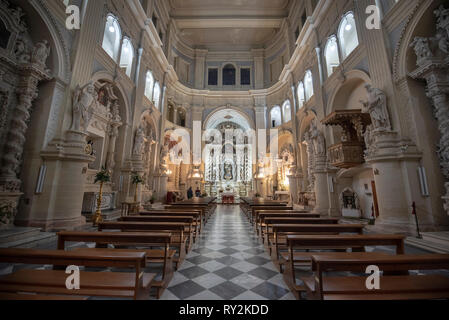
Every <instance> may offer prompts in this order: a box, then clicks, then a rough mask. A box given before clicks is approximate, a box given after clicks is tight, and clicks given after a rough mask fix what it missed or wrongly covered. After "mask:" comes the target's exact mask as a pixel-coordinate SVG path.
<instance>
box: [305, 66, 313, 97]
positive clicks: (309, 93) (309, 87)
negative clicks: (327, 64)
mask: <svg viewBox="0 0 449 320" xmlns="http://www.w3.org/2000/svg"><path fill="white" fill-rule="evenodd" d="M304 92H305V99H306V101H309V100H310V98H312V97H313V77H312V71H310V70H307V72H306V75H305V77H304Z"/></svg>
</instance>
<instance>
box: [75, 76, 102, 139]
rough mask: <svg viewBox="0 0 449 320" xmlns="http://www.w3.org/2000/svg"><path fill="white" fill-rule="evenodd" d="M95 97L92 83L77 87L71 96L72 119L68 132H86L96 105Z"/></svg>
mask: <svg viewBox="0 0 449 320" xmlns="http://www.w3.org/2000/svg"><path fill="white" fill-rule="evenodd" d="M96 102H97V96H96V93H95V86H94V84H93V82H92V81H90V82H88V83H87V84H86V85H85V86H84V87H82V88H81V87H80V86H77V87H76V89H75V93H74V95H73V107H72V108H73V109H72V113H73V119H72V127H71V129H70V130H72V131H78V132H84V133H85V132H86V131H87V128H88V127H89V124H90V122H91V120H92V115H93V113H94V105H96Z"/></svg>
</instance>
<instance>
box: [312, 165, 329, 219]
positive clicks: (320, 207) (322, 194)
mask: <svg viewBox="0 0 449 320" xmlns="http://www.w3.org/2000/svg"><path fill="white" fill-rule="evenodd" d="M326 161H327V159H326V156H317V157H316V158H315V170H314V172H313V175H314V177H315V197H316V206H315V209H314V210H313V211H314V212H316V213H319V214H321V215H323V216H327V215H328V214H329V209H330V205H329V185H328V180H327V165H326Z"/></svg>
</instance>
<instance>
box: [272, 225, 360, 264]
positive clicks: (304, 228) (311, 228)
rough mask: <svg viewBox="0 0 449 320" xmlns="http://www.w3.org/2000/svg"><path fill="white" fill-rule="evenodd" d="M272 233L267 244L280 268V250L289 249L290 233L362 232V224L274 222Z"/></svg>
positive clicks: (332, 233) (333, 233)
mask: <svg viewBox="0 0 449 320" xmlns="http://www.w3.org/2000/svg"><path fill="white" fill-rule="evenodd" d="M271 228H272V231H273V232H272V234H269V235H267V237H266V244H267V246H268V251H269V254H270V256H271V258H272V260H273V262H274V264H275V265H276V266H277V267H278V268H279V269H280V266H279V258H280V250H283V249H284V250H287V236H288V235H299V234H307V235H312V234H314V235H319V234H324V235H337V234H341V233H355V234H362V233H363V229H364V228H365V226H364V225H362V224H273V225H271Z"/></svg>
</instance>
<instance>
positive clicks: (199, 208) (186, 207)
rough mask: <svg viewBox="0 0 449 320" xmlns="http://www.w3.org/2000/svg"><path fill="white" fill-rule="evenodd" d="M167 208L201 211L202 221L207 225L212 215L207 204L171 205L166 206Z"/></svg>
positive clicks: (171, 209) (170, 209) (169, 209)
mask: <svg viewBox="0 0 449 320" xmlns="http://www.w3.org/2000/svg"><path fill="white" fill-rule="evenodd" d="M165 210H168V211H174V210H178V211H185V212H189V211H192V210H194V211H201V223H202V224H203V225H205V224H206V223H207V221H208V219H209V217H210V215H209V210H208V209H207V207H206V206H194V205H180V204H178V205H171V206H165Z"/></svg>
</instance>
